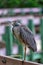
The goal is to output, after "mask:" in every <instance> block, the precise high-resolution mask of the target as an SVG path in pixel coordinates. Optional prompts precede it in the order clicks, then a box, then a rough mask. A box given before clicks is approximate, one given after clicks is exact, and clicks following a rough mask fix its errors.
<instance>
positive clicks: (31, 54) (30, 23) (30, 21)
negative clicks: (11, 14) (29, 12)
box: [28, 19, 35, 61]
mask: <svg viewBox="0 0 43 65" xmlns="http://www.w3.org/2000/svg"><path fill="white" fill-rule="evenodd" d="M28 27H29V28H30V30H31V31H32V32H33V33H35V29H34V24H33V20H32V19H29V21H28ZM32 56H33V52H32V50H30V60H31V61H32Z"/></svg>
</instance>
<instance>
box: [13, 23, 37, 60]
mask: <svg viewBox="0 0 43 65" xmlns="http://www.w3.org/2000/svg"><path fill="white" fill-rule="evenodd" d="M12 31H13V34H14V35H15V37H16V38H17V39H18V40H19V41H20V43H24V45H25V55H24V60H25V57H26V46H27V47H28V48H30V49H31V50H33V51H34V52H36V51H37V47H36V42H35V39H34V35H33V33H32V32H31V30H30V29H29V28H28V27H27V26H25V25H23V24H21V23H19V22H14V24H13V28H12Z"/></svg>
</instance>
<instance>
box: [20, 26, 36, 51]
mask: <svg viewBox="0 0 43 65" xmlns="http://www.w3.org/2000/svg"><path fill="white" fill-rule="evenodd" d="M20 37H21V39H22V40H23V42H24V43H25V44H26V45H27V46H28V47H29V48H30V49H32V50H33V51H36V50H37V47H36V42H35V39H34V36H33V33H32V32H31V31H30V30H29V29H28V28H27V27H26V26H21V27H20Z"/></svg>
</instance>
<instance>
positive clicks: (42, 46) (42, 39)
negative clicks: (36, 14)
mask: <svg viewBox="0 0 43 65" xmlns="http://www.w3.org/2000/svg"><path fill="white" fill-rule="evenodd" d="M40 33H41V48H42V53H41V62H42V63H43V18H42V17H41V19H40Z"/></svg>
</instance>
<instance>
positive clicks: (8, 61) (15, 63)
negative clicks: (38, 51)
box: [0, 56, 43, 65]
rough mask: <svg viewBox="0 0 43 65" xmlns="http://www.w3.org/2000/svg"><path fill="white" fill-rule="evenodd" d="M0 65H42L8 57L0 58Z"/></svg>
mask: <svg viewBox="0 0 43 65" xmlns="http://www.w3.org/2000/svg"><path fill="white" fill-rule="evenodd" d="M0 65H43V64H39V63H36V62H31V61H24V62H23V60H20V59H16V58H12V57H9V56H0Z"/></svg>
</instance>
